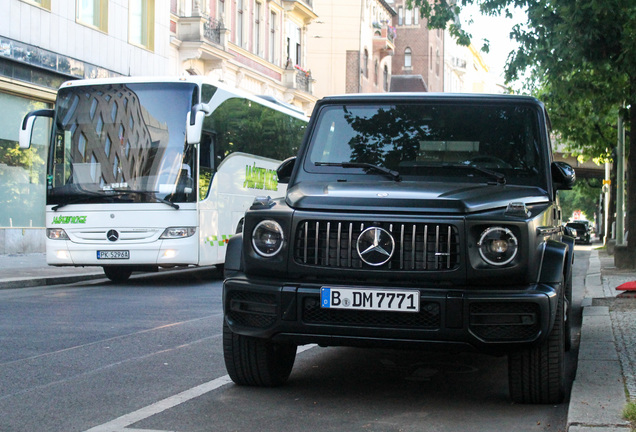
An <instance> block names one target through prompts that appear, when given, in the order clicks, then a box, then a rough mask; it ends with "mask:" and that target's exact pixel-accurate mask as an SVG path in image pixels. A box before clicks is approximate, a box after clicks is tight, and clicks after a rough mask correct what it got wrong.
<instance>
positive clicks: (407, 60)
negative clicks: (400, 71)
mask: <svg viewBox="0 0 636 432" xmlns="http://www.w3.org/2000/svg"><path fill="white" fill-rule="evenodd" d="M411 66H412V65H411V48H406V49H405V50H404V69H411Z"/></svg>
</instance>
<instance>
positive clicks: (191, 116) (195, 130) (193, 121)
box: [186, 104, 212, 144]
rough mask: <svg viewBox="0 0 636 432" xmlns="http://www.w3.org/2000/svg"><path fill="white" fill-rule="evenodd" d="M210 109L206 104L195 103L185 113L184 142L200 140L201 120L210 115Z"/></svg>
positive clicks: (191, 142) (197, 141) (193, 142)
mask: <svg viewBox="0 0 636 432" xmlns="http://www.w3.org/2000/svg"><path fill="white" fill-rule="evenodd" d="M211 112H212V110H211V109H210V107H209V106H208V105H206V104H196V105H193V106H192V109H191V110H190V112H189V113H188V114H187V115H186V142H187V143H188V144H197V143H199V142H200V141H201V131H202V130H203V120H205V116H206V115H210V113H211Z"/></svg>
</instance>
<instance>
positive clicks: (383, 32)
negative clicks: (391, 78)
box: [373, 24, 396, 59]
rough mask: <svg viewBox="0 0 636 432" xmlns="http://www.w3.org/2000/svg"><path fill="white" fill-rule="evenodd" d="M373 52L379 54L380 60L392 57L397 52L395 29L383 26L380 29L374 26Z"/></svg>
mask: <svg viewBox="0 0 636 432" xmlns="http://www.w3.org/2000/svg"><path fill="white" fill-rule="evenodd" d="M373 30H374V35H373V52H375V53H378V54H379V56H380V59H383V58H384V57H386V56H387V55H389V56H392V55H393V53H394V52H395V42H394V41H395V36H396V31H395V27H392V26H388V25H382V26H380V27H379V28H378V26H376V25H375V24H374V29H373Z"/></svg>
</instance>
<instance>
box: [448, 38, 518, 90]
mask: <svg viewBox="0 0 636 432" xmlns="http://www.w3.org/2000/svg"><path fill="white" fill-rule="evenodd" d="M444 75H445V80H444V91H445V92H448V93H493V94H500V93H506V92H507V91H508V90H507V88H506V87H505V86H504V85H503V84H502V83H501V80H500V79H499V78H498V77H497V76H496V75H495V74H494V73H492V72H491V70H490V67H489V66H488V64H487V63H486V60H485V59H484V57H483V56H482V55H481V53H480V52H479V51H478V50H477V49H476V48H475V47H474V46H473V45H472V44H471V45H470V46H461V45H458V44H457V43H456V42H455V41H454V40H452V38H451V37H450V36H446V55H445V57H444Z"/></svg>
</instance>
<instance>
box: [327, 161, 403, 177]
mask: <svg viewBox="0 0 636 432" xmlns="http://www.w3.org/2000/svg"><path fill="white" fill-rule="evenodd" d="M315 165H316V166H337V167H342V168H362V169H365V170H368V171H375V172H377V173H380V174H383V175H385V176H387V177H389V178H390V179H391V180H395V181H396V182H399V181H402V176H400V173H399V172H397V171H393V170H391V169H388V168H385V167H381V166H378V165H373V164H369V163H364V162H316V163H315Z"/></svg>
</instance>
